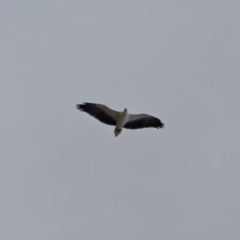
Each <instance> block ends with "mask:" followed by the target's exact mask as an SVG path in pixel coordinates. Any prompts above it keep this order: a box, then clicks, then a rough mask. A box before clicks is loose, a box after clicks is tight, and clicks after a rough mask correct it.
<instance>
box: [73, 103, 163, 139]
mask: <svg viewBox="0 0 240 240" xmlns="http://www.w3.org/2000/svg"><path fill="white" fill-rule="evenodd" d="M76 107H77V109H78V110H80V111H83V112H86V113H88V114H89V115H91V116H93V117H95V118H96V119H98V120H99V121H100V122H102V123H105V124H108V125H112V126H116V127H115V129H114V134H115V137H117V136H118V135H119V134H120V133H121V132H122V128H127V129H140V128H149V127H152V128H163V127H164V124H163V123H162V122H161V120H160V119H158V118H156V117H153V116H150V115H148V114H129V113H128V111H127V109H126V108H125V109H124V110H123V111H122V112H117V111H115V110H112V109H110V108H109V107H107V106H105V105H102V104H98V103H83V104H77V106H76Z"/></svg>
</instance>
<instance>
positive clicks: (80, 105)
mask: <svg viewBox="0 0 240 240" xmlns="http://www.w3.org/2000/svg"><path fill="white" fill-rule="evenodd" d="M84 106H85V105H83V104H77V105H76V108H77V109H78V110H80V111H83V109H84Z"/></svg>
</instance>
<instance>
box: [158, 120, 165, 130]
mask: <svg viewBox="0 0 240 240" xmlns="http://www.w3.org/2000/svg"><path fill="white" fill-rule="evenodd" d="M158 128H164V123H162V122H161V120H159V123H158Z"/></svg>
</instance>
